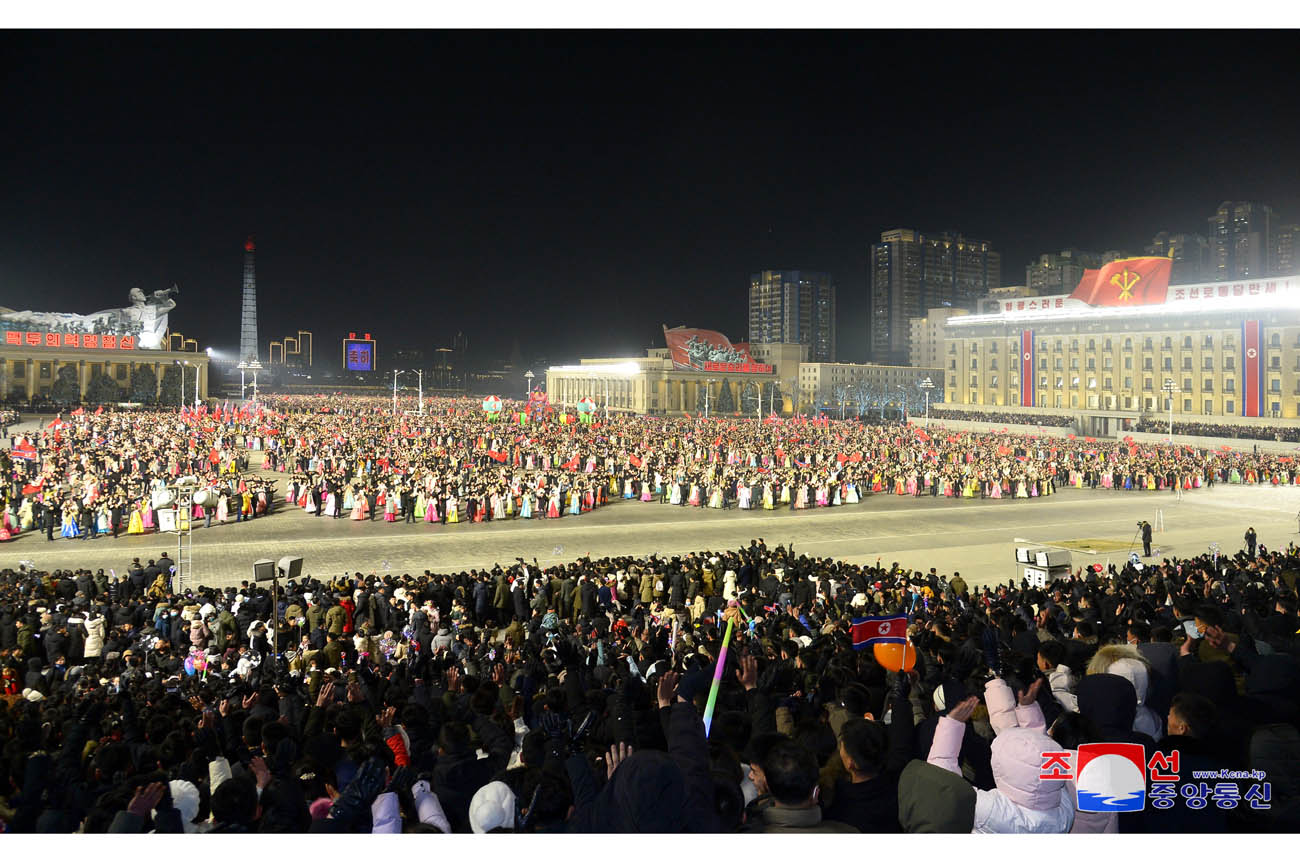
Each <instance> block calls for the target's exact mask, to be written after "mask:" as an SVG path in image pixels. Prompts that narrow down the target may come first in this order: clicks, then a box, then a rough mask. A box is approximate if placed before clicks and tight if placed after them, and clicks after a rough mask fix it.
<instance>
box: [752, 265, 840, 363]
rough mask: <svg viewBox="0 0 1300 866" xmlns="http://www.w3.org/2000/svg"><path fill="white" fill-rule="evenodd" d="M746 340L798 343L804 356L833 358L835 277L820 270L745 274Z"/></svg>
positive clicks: (834, 349)
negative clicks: (747, 278) (805, 352)
mask: <svg viewBox="0 0 1300 866" xmlns="http://www.w3.org/2000/svg"><path fill="white" fill-rule="evenodd" d="M749 341H750V342H751V343H801V344H803V345H805V346H807V347H808V360H809V361H821V362H830V361H834V360H835V351H836V347H835V280H834V278H832V277H831V275H830V274H827V273H822V272H821V271H803V270H781V271H760V272H758V273H756V274H751V275H750V277H749Z"/></svg>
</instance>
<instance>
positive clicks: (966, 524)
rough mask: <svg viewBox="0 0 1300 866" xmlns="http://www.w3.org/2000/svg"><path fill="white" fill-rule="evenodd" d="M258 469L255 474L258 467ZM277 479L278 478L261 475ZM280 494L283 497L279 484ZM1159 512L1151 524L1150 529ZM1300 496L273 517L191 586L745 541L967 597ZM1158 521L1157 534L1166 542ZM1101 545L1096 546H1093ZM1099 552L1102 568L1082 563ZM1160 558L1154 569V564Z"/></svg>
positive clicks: (55, 559) (86, 563)
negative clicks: (971, 589) (283, 562)
mask: <svg viewBox="0 0 1300 866" xmlns="http://www.w3.org/2000/svg"><path fill="white" fill-rule="evenodd" d="M254 460H255V461H258V458H257V456H256V453H254ZM263 474H264V475H266V476H267V477H272V478H277V476H275V475H274V474H273V473H263ZM278 480H279V481H280V485H279V489H280V490H281V491H283V489H284V483H283V478H278ZM1158 512H1159V514H1158ZM1297 512H1300V489H1297V488H1294V487H1289V488H1287V487H1283V488H1277V489H1272V488H1259V487H1255V486H1250V487H1242V486H1233V485H1218V486H1216V487H1214V488H1203V489H1200V490H1193V491H1190V492H1187V493H1183V494H1181V495H1180V494H1175V493H1170V492H1167V491H1166V492H1151V493H1141V492H1139V493H1134V492H1132V491H1127V492H1123V491H1114V490H1101V489H1098V490H1073V489H1064V490H1061V491H1059V492H1058V493H1057V494H1055V495H1053V496H1050V497H1047V498H1044V499H1032V500H1015V499H999V500H993V499H988V500H980V499H956V500H954V499H947V498H944V497H933V498H932V497H929V496H920V497H913V496H892V495H885V494H877V495H874V496H870V497H867V498H865V499H864V500H863V501H862V502H861V503H860V504H858V505H852V506H842V507H839V508H830V509H818V510H814V511H790V510H789V509H788V508H786V509H777V510H775V511H770V512H763V511H739V510H734V509H733V510H727V511H721V510H716V509H710V508H690V507H676V506H671V505H661V504H659V503H658V502H653V503H643V502H614V503H612V504H611V505H610V506H607V507H605V508H601V509H598V510H596V511H593V512H591V513H588V514H582V515H578V516H566V517H563V518H560V519H557V520H528V521H524V520H505V521H493V522H487V523H480V524H465V523H462V524H457V525H454V526H444V525H428V524H425V523H415V524H412V525H405V524H402V523H386V522H384V521H383V520H382V519H379V518H376V519H375V520H373V521H372V520H365V521H353V520H348V519H346V518H343V519H338V520H334V519H330V518H324V517H316V516H315V515H311V514H307V513H305V512H304V511H302V510H301V509H299V508H296V507H293V506H290V505H287V504H285V503H284V502H280V503H279V504H278V506H277V509H276V511H275V513H273V514H272V515H271V516H270V517H263V518H257V519H256V520H253V521H252V522H245V523H228V524H226V525H224V526H213V527H211V528H206V529H205V528H204V527H203V526H202V525H201V523H198V522H196V523H197V524H198V525H197V528H196V529H195V531H194V533H193V538H194V548H193V563H194V569H195V574H196V576H197V577H196V580H197V582H198V583H202V584H205V585H208V586H227V585H230V584H232V583H239V582H240V581H245V580H251V579H252V563H253V561H254V560H257V559H262V558H270V559H277V560H278V559H279V558H280V557H281V556H286V555H295V556H302V557H303V566H304V572H305V573H308V574H311V575H314V576H316V577H319V578H327V577H331V576H333V575H340V574H344V573H355V572H361V573H362V574H379V575H383V574H402V573H408V574H418V573H420V572H423V571H425V570H428V571H432V572H434V573H445V572H459V571H467V570H469V569H471V568H485V567H487V568H490V567H491V566H492V565H493V564H495V563H501V564H503V565H505V564H509V563H512V562H514V561H515V557H523V558H524V559H525V560H526V561H529V562H531V561H532V560H533V558H534V557H535V558H536V559H537V561H538V562H539V563H540V564H541V565H543V566H546V565H550V564H555V563H561V562H570V561H573V560H575V559H578V558H580V557H582V556H586V555H588V554H590V555H591V556H593V557H601V556H624V555H640V554H648V553H652V552H659V553H663V554H670V555H671V554H685V553H689V552H691V551H702V550H727V549H738V548H740V547H744V546H746V545H748V544H749V542H750V540H751V539H755V538H760V537H761V538H764V539H766V540H767V543H768V545H769V546H775V545H776V544H790V543H793V544H794V546H795V549H796V550H797V551H800V552H805V553H808V554H809V555H813V556H818V557H834V558H837V559H844V560H848V561H850V562H855V563H874V562H875V560H876V558H877V557H879V558H880V559H882V560H883V561H884V563H885V564H888V563H891V562H895V561H897V562H898V563H900V564H901V565H903V566H906V567H909V568H912V569H916V570H921V571H928V570H929V569H930V567H931V566H933V567H936V568H938V569H939V571H940V573H946V574H951V573H952V572H953V571H954V570H955V571H960V572H961V573H962V576H963V577H964V578H966V579H967V580H968V582H971V583H973V584H977V585H978V584H984V583H999V582H1003V581H1006V580H1007V579H1009V578H1012V577H1019V572H1018V571H1017V567H1016V564H1015V560H1014V555H1015V548H1016V547H1017V546H1023V544H1017V539H1026V540H1028V541H1029V542H1032V543H1033V544H1039V545H1060V546H1065V547H1072V548H1075V549H1076V552H1074V553H1072V558H1073V562H1074V565H1075V566H1076V567H1079V566H1082V565H1087V564H1090V563H1093V562H1101V563H1103V564H1105V563H1107V562H1108V561H1110V560H1116V561H1118V560H1122V559H1125V558H1126V557H1127V554H1128V553H1129V551H1130V549H1132V550H1136V551H1137V552H1139V553H1141V549H1142V545H1141V540H1140V539H1138V540H1137V542H1136V543H1135V544H1134V543H1133V542H1134V532H1135V529H1136V523H1137V521H1138V520H1148V521H1150V522H1151V523H1152V525H1153V526H1155V527H1156V528H1157V531H1156V533H1155V536H1154V542H1155V543H1154V547H1153V552H1155V551H1156V550H1159V551H1162V552H1168V553H1169V554H1170V555H1173V556H1180V557H1186V556H1195V555H1197V554H1199V553H1201V552H1204V551H1205V550H1207V549H1208V548H1209V545H1210V544H1211V543H1218V544H1219V545H1220V548H1221V549H1222V550H1225V551H1227V550H1235V549H1237V548H1238V547H1240V546H1241V544H1242V536H1243V534H1244V533H1245V531H1246V528H1247V527H1249V526H1254V528H1255V530H1256V531H1257V532H1258V534H1259V539H1260V541H1261V542H1262V543H1263V544H1264V545H1265V546H1266V547H1270V548H1272V547H1277V548H1284V547H1285V546H1286V544H1287V542H1291V541H1300V535H1297V534H1296V533H1297V517H1296V515H1297ZM1161 519H1162V521H1163V527H1164V529H1163V531H1160V529H1159V528H1160V526H1161ZM1093 542H1099V543H1093ZM175 548H176V536H175V535H174V534H169V533H161V534H152V535H142V536H122V537H120V538H118V539H116V540H114V539H112V538H107V537H101V538H97V539H95V540H92V541H85V540H81V539H61V538H58V537H57V535H56V538H55V540H54V541H53V542H50V541H47V540H46V539H45V536H44V535H40V534H38V533H35V532H28V533H24V534H22V535H20V536H19V537H18V538H16V539H15V540H14V541H11V542H9V543H8V544H7V545H6V546H5V547H4V548H3V550H4V551H5V554H6V555H7V556H8V557H9V558H10V559H19V560H29V561H31V562H33V563H35V564H36V566H37V567H38V568H41V569H57V568H103V569H105V571H107V570H108V569H116V570H118V571H121V570H122V569H123V568H124V567H125V566H126V565H128V564H129V563H130V561H131V559H132V558H133V557H137V556H138V557H140V558H141V560H142V561H146V558H156V556H157V554H159V553H160V552H162V551H163V550H167V551H169V553H170V555H171V556H172V557H173V558H174V557H175V556H176V550H175ZM1089 549H1091V550H1096V551H1097V554H1096V555H1089V554H1087V553H1084V552H1082V551H1085V550H1089ZM1156 558H1157V559H1158V558H1159V557H1158V556H1157V557H1156Z"/></svg>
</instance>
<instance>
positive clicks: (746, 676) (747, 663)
mask: <svg viewBox="0 0 1300 866" xmlns="http://www.w3.org/2000/svg"><path fill="white" fill-rule="evenodd" d="M736 679H737V680H739V681H740V684H741V685H742V686H744V688H745V691H747V692H748V691H750V690H752V689H755V688H758V659H756V658H754V657H753V656H751V655H748V654H746V655H743V656H741V657H740V670H738V671H736Z"/></svg>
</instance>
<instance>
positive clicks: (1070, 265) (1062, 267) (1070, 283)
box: [1025, 248, 1101, 295]
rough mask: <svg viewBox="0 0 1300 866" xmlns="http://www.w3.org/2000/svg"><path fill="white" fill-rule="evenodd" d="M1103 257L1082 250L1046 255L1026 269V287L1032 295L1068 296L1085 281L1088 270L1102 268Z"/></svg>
mask: <svg viewBox="0 0 1300 866" xmlns="http://www.w3.org/2000/svg"><path fill="white" fill-rule="evenodd" d="M1100 263H1101V256H1099V255H1097V254H1096V253H1086V252H1083V251H1082V250H1076V249H1073V248H1071V249H1068V250H1061V252H1060V254H1057V253H1044V254H1043V255H1041V256H1039V257H1038V261H1037V262H1035V263H1033V264H1031V265H1028V266H1026V267H1025V285H1026V286H1028V287H1029V291H1030V294H1035V295H1068V294H1070V292H1073V291H1074V288H1075V286H1077V285H1079V280H1081V279H1083V272H1084V270H1086V269H1087V268H1097V267H1100V266H1101V264H1100Z"/></svg>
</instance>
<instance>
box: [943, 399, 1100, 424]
mask: <svg viewBox="0 0 1300 866" xmlns="http://www.w3.org/2000/svg"><path fill="white" fill-rule="evenodd" d="M929 412H930V417H931V418H949V419H952V420H953V421H984V422H986V423H988V424H1029V425H1031V426H1034V427H1069V426H1071V424H1073V423H1074V422H1073V421H1072V420H1071V419H1070V418H1067V417H1065V416H1063V415H1034V414H1032V413H1023V412H997V411H987V410H983V409H950V408H948V407H947V406H944V405H942V404H939V405H935V404H931V405H930V408H929Z"/></svg>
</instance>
